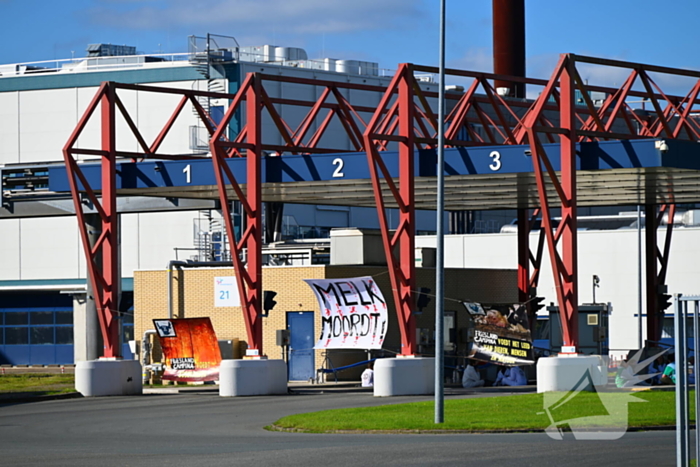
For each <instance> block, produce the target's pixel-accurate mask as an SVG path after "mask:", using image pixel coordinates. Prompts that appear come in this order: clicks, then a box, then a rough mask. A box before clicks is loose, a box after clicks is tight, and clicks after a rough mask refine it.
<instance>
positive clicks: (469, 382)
mask: <svg viewBox="0 0 700 467" xmlns="http://www.w3.org/2000/svg"><path fill="white" fill-rule="evenodd" d="M483 385H484V380H483V379H481V375H480V374H479V372H478V371H476V368H474V366H473V365H471V363H470V362H467V366H466V368H465V369H464V373H463V374H462V387H463V388H478V387H481V386H483Z"/></svg>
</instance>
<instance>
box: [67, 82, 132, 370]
mask: <svg viewBox="0 0 700 467" xmlns="http://www.w3.org/2000/svg"><path fill="white" fill-rule="evenodd" d="M115 106H116V95H115V87H114V86H113V84H112V83H103V84H102V86H100V89H99V90H98V93H97V94H96V95H95V98H94V99H93V101H92V102H91V103H90V105H89V106H88V109H87V111H86V112H85V114H84V115H83V117H82V118H81V120H80V121H79V122H78V126H77V127H76V129H75V130H74V131H73V134H72V135H71V137H70V138H69V140H68V143H66V145H65V146H64V148H63V157H64V161H65V163H66V171H67V176H68V182H69V185H70V187H71V195H72V198H73V206H74V208H75V212H76V217H77V219H78V230H79V232H80V236H81V241H82V244H83V250H84V253H85V258H86V263H87V268H88V280H89V281H90V283H91V284H92V291H93V294H94V300H95V304H96V308H97V317H98V321H99V324H100V332H101V334H102V340H103V343H104V346H103V350H102V356H103V357H106V358H116V357H119V356H120V355H121V349H120V348H119V320H118V319H117V314H118V309H119V285H120V277H119V245H118V243H117V242H118V230H117V229H118V223H117V219H118V217H117V216H118V213H117V205H116V122H115ZM98 107H99V108H100V117H101V154H100V155H101V157H102V159H101V167H102V168H101V170H102V175H101V179H102V193H101V198H98V197H97V195H96V193H95V191H94V190H93V189H92V188H91V187H90V186H89V185H88V183H87V179H86V177H85V176H84V175H83V173H82V171H81V169H80V167H79V165H78V164H77V163H76V161H75V159H74V158H73V153H72V152H71V150H72V148H73V145H74V144H75V143H76V141H77V139H78V136H79V135H80V133H81V132H82V130H83V129H84V128H85V126H86V124H87V122H88V120H89V118H90V117H91V116H92V115H93V114H94V113H95V112H96V110H97V108H98ZM81 192H85V193H86V194H87V196H88V198H89V199H90V201H91V202H92V203H93V205H94V206H95V208H96V211H97V214H98V216H99V219H100V225H101V232H100V234H99V236H98V237H97V240H96V241H95V242H94V244H92V243H91V242H90V237H91V235H89V233H88V231H87V229H88V226H87V223H86V219H85V212H84V210H83V208H84V205H83V202H82V198H81Z"/></svg>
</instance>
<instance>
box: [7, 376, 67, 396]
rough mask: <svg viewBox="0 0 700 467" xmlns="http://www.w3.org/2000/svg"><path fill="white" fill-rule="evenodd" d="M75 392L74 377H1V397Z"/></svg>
mask: <svg viewBox="0 0 700 467" xmlns="http://www.w3.org/2000/svg"><path fill="white" fill-rule="evenodd" d="M69 392H75V377H74V375H65V374H64V375H49V374H41V373H26V374H15V375H2V376H0V395H5V396H7V395H15V394H19V393H21V394H23V395H29V396H33V395H37V396H38V395H54V394H64V393H69Z"/></svg>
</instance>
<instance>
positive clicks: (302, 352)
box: [287, 311, 315, 381]
mask: <svg viewBox="0 0 700 467" xmlns="http://www.w3.org/2000/svg"><path fill="white" fill-rule="evenodd" d="M287 329H289V362H288V365H289V380H290V381H306V380H308V379H309V378H313V377H314V371H315V368H314V343H315V341H314V313H313V311H300V312H288V313H287Z"/></svg>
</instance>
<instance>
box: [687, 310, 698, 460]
mask: <svg viewBox="0 0 700 467" xmlns="http://www.w3.org/2000/svg"><path fill="white" fill-rule="evenodd" d="M689 303H692V304H693V349H697V348H698V342H699V341H700V329H698V323H700V310H699V309H698V308H699V307H698V305H700V302H698V300H694V301H692V302H689ZM693 359H694V360H695V361H694V362H693V378H694V379H695V385H696V386H695V388H696V389H695V423H696V425H697V423H698V422H697V421H698V420H699V418H698V416H700V391H698V390H697V384H698V351H697V350H695V351H694V356H693ZM695 459H699V460H700V430H698V429H697V428H696V429H695Z"/></svg>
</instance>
